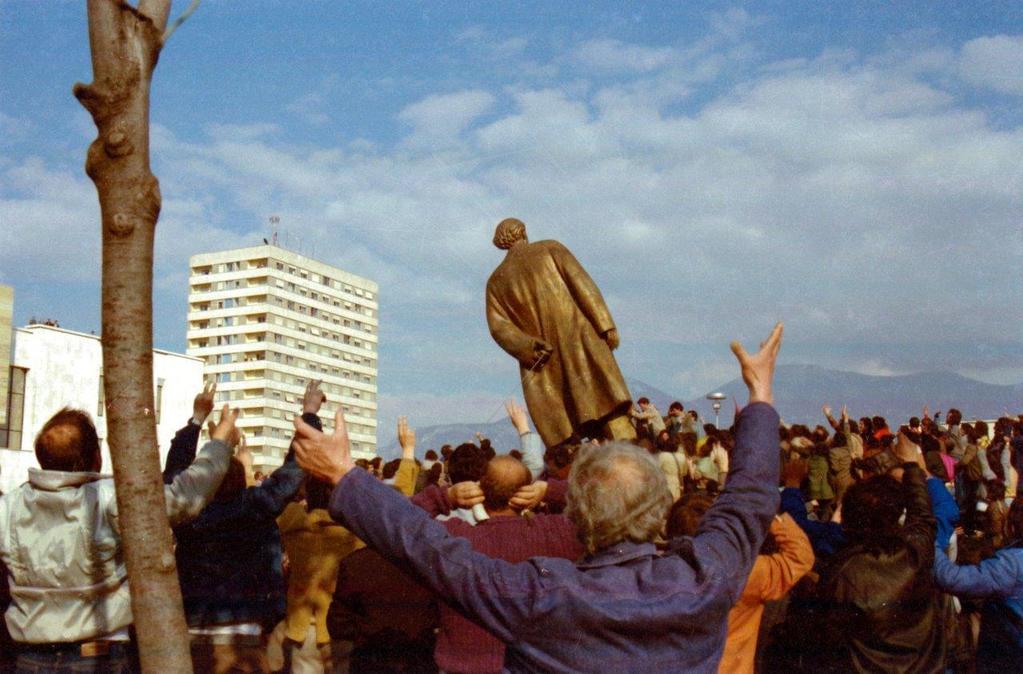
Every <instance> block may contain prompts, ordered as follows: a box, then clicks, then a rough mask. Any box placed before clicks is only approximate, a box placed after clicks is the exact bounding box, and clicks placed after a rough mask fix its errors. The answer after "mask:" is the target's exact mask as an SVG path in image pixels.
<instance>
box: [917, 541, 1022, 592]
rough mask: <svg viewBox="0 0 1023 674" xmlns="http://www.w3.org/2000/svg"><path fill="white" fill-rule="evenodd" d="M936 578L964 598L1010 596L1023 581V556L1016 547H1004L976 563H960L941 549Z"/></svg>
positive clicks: (946, 590)
mask: <svg viewBox="0 0 1023 674" xmlns="http://www.w3.org/2000/svg"><path fill="white" fill-rule="evenodd" d="M934 579H935V581H936V582H937V583H938V587H940V588H941V589H942V590H944V591H945V592H950V593H952V594H955V595H959V596H960V597H967V598H974V599H989V598H993V597H1002V598H1004V597H1010V596H1012V594H1013V593H1014V592H1015V591H1017V588H1018V587H1019V585H1020V582H1021V581H1023V555H1021V554H1019V551H1018V550H1016V549H1004V550H1000V551H999V552H998V553H997V554H996V555H995V556H994V557H992V558H991V559H985V560H984V561H983V562H981V563H980V564H977V565H975V566H974V565H971V566H958V565H956V564H954V563H953V562H952V561H951V560H950V559H949V558H948V556H947V555H946V554H945V551H944V550H942V549H940V548H937V549H935V551H934Z"/></svg>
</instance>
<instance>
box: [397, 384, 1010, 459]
mask: <svg viewBox="0 0 1023 674" xmlns="http://www.w3.org/2000/svg"><path fill="white" fill-rule="evenodd" d="M626 383H627V384H628V386H629V392H630V393H631V394H632V397H633V400H635V399H637V398H640V397H642V396H646V397H647V398H650V400H651V401H653V403H654V404H655V405H656V406H657V409H659V410H660V411H661V412H662V413H664V414H667V412H668V405H669V404H671V401H672V400H681V398H680V397H679V396H673V395H671V394H670V393H665V392H664V391H662V390H660V389H658V388H656V387H654V386H651V385H650V384H647V383H646V382H643V381H640V380H638V379H627V380H626ZM713 391H721V392H722V393H724V394H726V395H728V396H729V398H730V399H729V400H726V401H724V404H723V405H722V407H721V423H722V425H728V424H730V423H731V422H732V413H733V410H734V403H733V402H732V400H731V398H732V397H735V398H737V399H738V400H739V401H740V403H743V404H744V403H745V402H746V395H747V394H746V386H745V384H743V383H742V380H741V379H733V380H732V381H730V382H728V383H726V384H722V385H721V386H718V387H715V388H713V389H711V390H710V391H708V392H707V393H711V392H713ZM774 399H775V404H776V407H777V408H778V412H779V414H781V417H782V419H784V420H785V421H786V422H788V423H805V424H817V423H823V422H824V418H823V416H822V415H821V411H820V410H821V404H822V403H829V404H830V405H831V406H832V408H833V409H834V411H835V414H836V415H837V414H838V412H839V410H840V409H841V408H842V405H843V404H846V405H848V406H849V413H850V414H851V415H852V416H854V417H861V416H866V415H869V416H873V415H875V414H880V415H881V416H884V417H885V418H887V419H888V421H889V423H892V424H896V423H903V422H905V421H906V420H907V419H909V417H911V416H915V415H916V416H918V415H919V414H920V411H921V409H922V408H923V406H924V405H925V404H927V405H929V406H930V408H931V411H932V412H933V411H938V410H941V411H943V412H944V411H947V410H948V409H949V408H950V407H958V408H959V409H960V410H962V412H963V416H964V418H966V419H968V420H969V419H973V418H975V417H976V418H981V419H992V418H995V417H998V416H1001V415H1003V414H1005V413H1006V411H1008V412H1010V413H1012V414H1020V413H1023V384H1020V385H1016V386H997V385H994V384H985V383H983V382H979V381H976V380H974V379H968V378H967V377H963V376H961V375H958V374H955V373H954V372H921V373H917V374H909V375H901V376H895V377H880V376H872V375H865V374H857V373H855V372H843V371H840V370H829V369H827V368H823V367H817V366H816V365H781V366H779V367H778V369H777V371H776V372H775V384H774ZM683 404H684V405H685V407H686V409H696V410H698V411H699V412H700V414H701V415H702V416H703V417H704V418H705V419H707V420H708V421H713V420H714V413H713V410H712V409H711V403H710V401H708V400H706V398H705V397H703V396H701V397H699V398H695V399H692V400H688V401H683ZM466 416H471V412H470V413H468V414H467V415H466ZM477 431H479V432H480V433H482V434H483V435H484V436H486V437H489V438H490V439H491V441H492V442H493V444H494V447H496V448H497V450H498V451H499V452H505V451H507V450H509V449H512V448H515V447H518V446H519V439H518V436H517V435H516V434H515V430H514V429H513V428H512V426H511V424H510V423H509V422H508V420H507V419H504V418H501V419H499V420H498V421H495V422H493V423H489V424H486V423H477V424H473V423H452V424H444V425H439V426H426V427H423V428H417V429H416V436H417V442H416V444H417V445H418V447H419V451H417V454H422V452H423V451H425V450H426V449H429V448H431V447H432V448H435V449H439V448H440V446H441V445H443V444H451V445H458V444H460V443H462V442H467V441H474V435H473V434H474V433H475V432H477ZM381 447H382V449H381V452H380V453H381V455H382V456H397V454H398V452H397V443H396V441H395V440H393V439H392V440H390V441H389V442H388V443H383V444H382V445H381Z"/></svg>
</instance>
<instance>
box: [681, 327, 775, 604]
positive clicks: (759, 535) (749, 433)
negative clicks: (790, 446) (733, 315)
mask: <svg viewBox="0 0 1023 674" xmlns="http://www.w3.org/2000/svg"><path fill="white" fill-rule="evenodd" d="M781 337H782V324H781V323H779V324H778V325H776V326H775V328H774V330H773V331H772V332H771V336H770V337H769V338H768V339H767V341H765V342H764V343H763V344H762V346H761V349H760V351H759V352H757V353H756V354H754V355H752V356H751V355H749V354H748V353H746V350H745V349H743V348H742V346H741V345H740V344H739V343H738V342H733V343H732V351H733V352H734V353H735V356H736V358H737V359H738V360H739V365H740V368H741V370H742V378H743V380H744V381H745V382H746V385H747V387H748V388H749V394H750V404H749V405H747V406H746V407H745V408H744V409H743V410H742V413H741V414H740V415H739V418H738V420H737V426H738V428H737V430H736V438H735V452H734V454H733V462H732V466H731V468H732V470H731V472H730V473H729V476H728V484H727V486H726V487H725V490H724V491H723V492H722V494H721V496H719V497H718V499H717V501H715V503H714V505H713V506H711V508H710V510H708V511H707V514H706V515H704V517H703V519H702V520H701V521H700V525H699V527H698V528H697V531H696V535H695V536H694V537H693V541H692V546H693V554H694V555H695V556H696V558H697V560H701V559H705V560H706V561H707V562H708V563H709V564H710V565H712V566H713V567H715V568H718V569H722V570H724V572H725V573H727V574H729V579H728V590H729V592H730V596H731V599H732V601H733V602H734V601H736V600H738V598H739V593H740V591H741V589H742V587H743V586H744V585H745V582H746V579H747V578H748V577H749V573H750V570H751V568H752V566H753V562H754V560H755V559H756V556H757V553H758V552H759V550H760V545H761V543H762V542H763V540H764V536H765V535H766V533H767V528H768V525H769V524H770V522H771V518H772V517H773V516H774V514H775V513H776V512H777V511H778V489H777V484H778V470H779V466H778V423H779V419H778V413H777V412H775V410H774V408H773V407H772V406H771V403H772V402H773V400H774V398H773V395H772V388H771V385H772V379H773V377H774V365H775V361H776V360H777V357H778V350H779V349H780V348H781ZM679 542H683V541H681V539H676V541H673V547H677V545H678V543H679Z"/></svg>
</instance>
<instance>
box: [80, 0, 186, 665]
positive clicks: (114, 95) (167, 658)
mask: <svg viewBox="0 0 1023 674" xmlns="http://www.w3.org/2000/svg"><path fill="white" fill-rule="evenodd" d="M169 12H170V0H141V1H140V3H139V7H138V9H136V8H134V7H132V6H131V5H128V4H127V3H125V2H123V0H89V1H88V13H89V45H90V48H91V50H92V69H93V82H92V84H89V85H82V84H76V85H75V87H74V94H75V96H76V97H77V98H78V100H79V101H80V102H81V104H82V105H83V106H85V108H86V109H87V110H88V111H89V112H90V113H91V114H92V118H93V121H94V122H95V123H96V128H97V130H98V132H99V133H98V136H97V138H96V140H95V141H93V143H92V145H91V146H90V147H89V152H88V156H87V158H86V162H85V172H86V173H87V174H88V175H89V177H90V178H92V181H93V182H94V183H95V184H96V191H97V192H98V193H99V202H100V211H101V214H102V220H103V223H102V227H103V370H104V373H105V376H104V381H105V393H106V400H107V407H108V415H107V428H108V442H109V444H110V456H111V458H112V459H113V464H114V480H115V482H116V484H117V507H118V511H119V513H120V523H121V534H122V537H123V543H124V553H125V562H126V564H127V567H128V577H129V582H130V586H131V605H132V612H133V613H134V616H135V629H136V632H137V637H138V646H139V655H140V657H141V664H142V668H143V670H144V671H147V672H161V673H163V672H181V673H182V674H184V673H186V672H191V671H192V665H191V656H190V652H189V639H188V626H187V624H186V623H185V617H184V611H183V609H182V603H181V590H180V587H179V586H178V576H177V568H176V566H175V563H174V553H173V547H172V537H171V530H170V527H169V525H168V522H167V514H166V505H165V502H164V495H163V482H162V479H161V474H160V458H159V453H158V451H157V445H156V419H155V414H154V405H153V296H152V290H153V239H154V235H155V231H156V219H157V217H158V216H159V214H160V186H159V183H158V182H157V180H156V177H155V176H154V175H153V174H152V172H151V171H150V168H149V85H150V80H151V78H152V74H153V69H154V68H155V67H156V61H157V58H158V57H159V55H160V49H161V48H162V46H163V33H164V29H165V28H166V25H167V16H168V14H169Z"/></svg>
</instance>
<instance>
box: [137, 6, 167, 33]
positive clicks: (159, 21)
mask: <svg viewBox="0 0 1023 674" xmlns="http://www.w3.org/2000/svg"><path fill="white" fill-rule="evenodd" d="M138 9H139V14H142V15H144V16H145V17H146V18H148V19H149V20H150V21H152V22H153V26H154V27H155V28H156V30H157V31H159V32H161V33H162V32H163V29H164V28H166V27H167V18H168V17H169V16H170V11H171V0H139V7H138Z"/></svg>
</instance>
